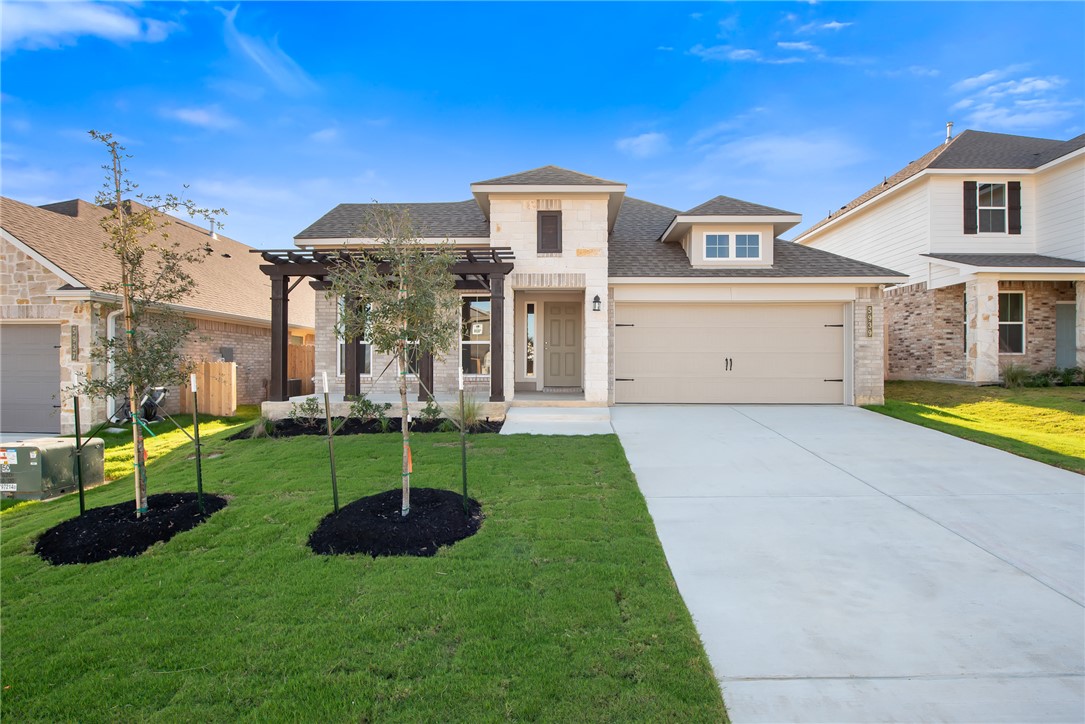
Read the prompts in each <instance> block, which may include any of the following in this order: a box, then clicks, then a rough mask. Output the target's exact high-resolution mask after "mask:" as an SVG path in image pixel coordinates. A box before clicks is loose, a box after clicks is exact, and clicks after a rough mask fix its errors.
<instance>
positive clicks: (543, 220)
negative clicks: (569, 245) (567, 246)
mask: <svg viewBox="0 0 1085 724" xmlns="http://www.w3.org/2000/svg"><path fill="white" fill-rule="evenodd" d="M538 252H539V253H540V254H560V253H561V212H560V211H540V212H539V240H538Z"/></svg>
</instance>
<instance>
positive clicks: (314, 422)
mask: <svg viewBox="0 0 1085 724" xmlns="http://www.w3.org/2000/svg"><path fill="white" fill-rule="evenodd" d="M290 419H291V420H293V421H294V422H295V423H297V424H298V425H301V426H303V427H317V426H319V425H320V423H322V422H324V407H323V406H322V405H321V404H320V401H319V400H317V399H316V398H315V397H306V398H305V402H302V403H301V404H300V405H299V404H298V403H296V402H292V403H290Z"/></svg>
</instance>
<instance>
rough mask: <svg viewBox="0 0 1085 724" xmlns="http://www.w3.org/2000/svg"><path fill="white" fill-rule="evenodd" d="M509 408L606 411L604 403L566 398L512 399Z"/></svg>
mask: <svg viewBox="0 0 1085 724" xmlns="http://www.w3.org/2000/svg"><path fill="white" fill-rule="evenodd" d="M509 407H568V408H578V407H601V408H604V409H607V403H605V402H589V401H588V400H570V399H568V398H561V397H555V398H554V399H552V400H548V399H546V398H544V397H529V398H526V399H520V398H518V397H517V398H513V400H512V401H511V402H510V403H509ZM608 419H609V418H608Z"/></svg>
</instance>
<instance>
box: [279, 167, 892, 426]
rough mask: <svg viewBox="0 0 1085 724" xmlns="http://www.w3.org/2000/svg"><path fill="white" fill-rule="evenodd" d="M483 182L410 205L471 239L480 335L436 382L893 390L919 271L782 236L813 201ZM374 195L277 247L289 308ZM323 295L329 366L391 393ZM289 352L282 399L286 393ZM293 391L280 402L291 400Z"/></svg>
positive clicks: (674, 389)
mask: <svg viewBox="0 0 1085 724" xmlns="http://www.w3.org/2000/svg"><path fill="white" fill-rule="evenodd" d="M470 188H471V193H472V195H473V197H474V198H473V199H471V200H467V201H458V202H450V203H406V204H399V205H398V206H401V207H403V208H406V209H408V210H409V212H410V214H411V217H412V219H413V221H414V223H415V226H416V229H417V231H418V233H419V234H420V236H421V237H422V238H424V239H426V240H444V239H446V238H447V239H449V240H451V241H452V242H454V244H455V246H456V248H457V255H458V258H457V261H456V263H455V264H454V265H453V267H452V268H451V269H450V273H452V274H454V275H455V276H456V278H457V287H458V288H459V289H460V290H461V294H462V298H463V301H462V320H463V322H464V324H463V335H462V341H461V342H460V344H459V346H458V347H459V348H458V349H452V350H449V351H448V354H447V355H445V358H444V359H443V360H433V359H419V360H417V361H416V363H415V364H414V365H413V368H412V369H411V370H410V371H411V374H412V378H411V379H412V383H413V382H415V381H416V382H417V383H418V391H419V396H420V398H424V397H425V395H426V391H427V390H432V391H434V393H435V396H436V397H437V398H438V399H439V400H441V399H443V400H447V399H450V398H452V397H453V396H454V395H455V392H454V391H455V389H456V386H457V378H458V376H459V373H460V371H461V370H462V372H463V374H464V375H465V378H466V383H465V384H466V385H467V387H468V388H469V389H471V390H473V391H474V393H475V394H476V396H478V397H481V398H483V399H486V400H489V401H490V402H492V403H501V404H502V405H507V404H509V403H511V404H516V402H517V401H521V402H525V401H526V403H527V404H538V403H539V402H541V401H551V402H560V403H563V404H571V405H584V406H593V405H596V406H606V405H609V404H613V403H622V402H661V403H662V402H670V403H728V402H798V403H828V404H866V403H874V402H881V401H882V379H883V377H882V366H883V340H882V292H881V289H882V287H883V286H884V285H888V284H895V283H899V281H900V280H901V275H899V274H897V273H896V272H893V271H890V270H888V269H885V268H882V267H878V266H875V265H872V264H867V263H862V262H857V261H854V260H852V259H846V258H844V257H841V256H837V255H835V254H830V253H827V252H823V251H820V250H817V249H810V248H807V247H803V246H800V245H797V244H792V243H789V242H786V241H781V240H780V239H779V238H778V237H779V236H780V234H782V233H783V232H785V231H787V230H788V229H790V228H792V227H794V226H795V225H796V224H798V223H799V222H800V217H799V216H798V215H796V214H793V213H790V212H787V211H782V210H780V209H774V208H769V207H766V206H761V205H758V204H753V203H749V202H745V201H739V200H737V199H733V198H728V197H725V196H718V197H716V198H714V199H712V200H710V201H708V202H706V203H704V204H701V205H700V206H697V207H695V208H692V209H690V210H688V211H679V210H676V209H671V208H667V207H665V206H660V205H658V204H653V203H650V202H647V201H641V200H639V199H635V198H631V197H628V196H626V185H625V184H624V183H619V182H616V181H608V180H606V179H602V178H597V177H595V176H588V175H585V174H582V173H577V172H575V171H569V170H566V169H562V168H557V167H554V166H546V167H543V168H538V169H534V170H531V171H525V172H522V173H516V174H512V175H510V176H502V177H500V178H494V179H490V180H488V181H480V182H477V183H473V184H471V187H470ZM369 210H370V205H368V204H341V205H339V206H337V207H335V208H334V209H332V210H331V211H329V212H328V213H327V214H326V215H325V216H323V217H322V218H320V219H318V220H317V221H316V222H315V223H313V224H312V225H311V226H310V227H309V228H307V229H305V230H304V231H302V232H301V233H299V234H298V235H297V236H296V237H295V244H296V247H297V248H296V249H290V250H281V251H269V252H265V254H264V257H265V260H266V261H267V262H268V264H267V265H266V266H265V267H264V270H265V272H266V273H268V274H269V275H270V276H271V277H272V285H273V305H274V308H273V310H272V317H273V318H280V317H282V316H284V315H285V314H286V310H287V309H296V308H297V303H296V302H295V301H292V300H290V299H289V297H290V295H289V294H288V293H286V292H287V290H288V289H289V288H290V287H291V286H293V285H294V284H296V279H297V278H298V277H311V278H313V279H314V281H313V284H315V285H316V286H318V287H320V286H326V284H327V275H328V274H329V273H330V271H331V270H332V269H333V267H334V264H335V259H336V257H337V255H338V254H341V253H350V252H351V251H355V250H359V249H364V248H365V247H366V246H371V245H372V244H373V243H374V241H375V240H374V239H370V238H364V237H362V236H360V235H359V234H360V232H359V229H361V228H363V224H364V221H365V219H366V215H367V212H368V211H369ZM337 303H338V302H337V301H336V300H335V299H329V298H327V297H325V296H324V295H318V296H317V299H316V315H315V316H316V370H317V376H318V377H319V376H320V373H321V371H326V372H327V374H328V377H329V380H330V381H331V387H332V391H333V392H338V393H344V392H345V393H348V394H350V393H356V392H359V391H360V392H363V393H370V394H391V393H392V392H393V391H394V389H395V384H396V381H395V375H394V368H393V370H392V374H385V375H384V377H383V378H382V377H381V372H382V371H383V370H384V369H385V368H386V367H387V365H388V359H387V358H386V357H384V356H382V355H379V354H377V353H376V352H375V351H374V350H373V349H372V347H371V345H369V344H368V342H367V341H366V340H341V339H338V338H337V337H336V334H335V332H334V327H335V319H336V314H337ZM282 365H283V360H282V359H278V360H274V361H273V365H272V367H273V382H272V388H273V389H272V397H271V399H272V400H286V399H287V390H286V387H285V384H284V381H283V378H282V374H281V373H280V374H278V375H276V373H275V369H276V367H278V368H280V369H281V368H282ZM286 409H287V406H286V403H278V404H276V403H274V402H269V403H265V411H266V412H268V413H269V414H271V415H280V414H283V412H284V411H285V410H286Z"/></svg>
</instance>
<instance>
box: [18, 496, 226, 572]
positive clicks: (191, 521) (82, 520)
mask: <svg viewBox="0 0 1085 724" xmlns="http://www.w3.org/2000/svg"><path fill="white" fill-rule="evenodd" d="M203 502H204V508H205V509H206V510H207V512H206V513H205V514H201V513H200V508H199V503H198V502H197V500H196V493H159V494H157V495H151V496H148V498H147V513H146V514H144V516H143V517H142V518H136V504H135V501H131V500H130V501H128V502H126V503H118V504H117V505H110V506H107V507H104V508H91V509H90V510H88V511H87V512H86V513H84V514H83V515H80V516H76V517H75V518H70V519H69V520H66V521H64V522H63V523H61V524H60V525H56V526H53V527H52V528H50V529H49V530H47V531H45V532H44V533H42V535H41V537H40V538H38V543H37V545H36V546H34V551H35V552H36V553H37V554H38V555H39V556H41V557H42V558H44V559H45V560H46V561H48V562H50V563H52V564H54V565H63V564H66V563H97V562H98V561H107V560H109V559H110V558H118V557H120V556H129V557H132V556H138V555H139V554H140V553H142V552H143V551H145V550H147V549H148V548H150V547H151V546H153V545H154V544H155V543H158V542H159V541H167V540H169V539H170V538H172V537H173V536H175V535H177V534H178V533H182V532H184V531H186V530H190V529H192V528H195V527H196V526H197V525H199V524H200V523H202V522H203V521H205V520H207V518H209V517H211V515H212V514H213V513H216V512H218V511H220V510H222V509H223V508H225V507H226V499H225V498H220V497H219V496H217V495H209V494H207V493H204V496H203Z"/></svg>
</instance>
